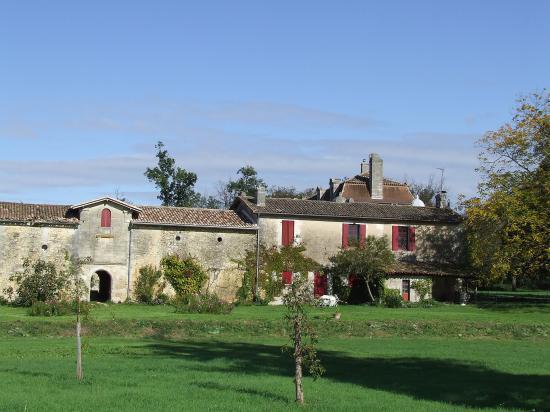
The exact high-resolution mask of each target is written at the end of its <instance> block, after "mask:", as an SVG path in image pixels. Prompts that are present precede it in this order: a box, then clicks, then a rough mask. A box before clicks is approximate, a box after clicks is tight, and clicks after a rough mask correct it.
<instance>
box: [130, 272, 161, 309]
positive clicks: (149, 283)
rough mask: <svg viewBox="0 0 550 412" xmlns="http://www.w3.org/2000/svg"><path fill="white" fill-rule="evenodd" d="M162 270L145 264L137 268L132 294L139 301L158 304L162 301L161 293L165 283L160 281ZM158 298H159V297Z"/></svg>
mask: <svg viewBox="0 0 550 412" xmlns="http://www.w3.org/2000/svg"><path fill="white" fill-rule="evenodd" d="M161 278H162V271H161V270H160V269H158V268H156V267H154V266H151V265H147V266H144V267H142V268H140V269H139V276H138V278H137V279H136V283H135V289H134V296H135V298H136V300H137V301H138V302H140V303H147V304H149V305H151V304H159V302H162V303H164V299H163V298H162V297H161V295H164V294H163V293H162V291H163V290H164V287H165V286H166V284H165V283H164V282H161V281H160V280H161ZM159 298H160V299H159Z"/></svg>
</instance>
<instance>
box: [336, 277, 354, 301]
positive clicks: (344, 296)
mask: <svg viewBox="0 0 550 412" xmlns="http://www.w3.org/2000/svg"><path fill="white" fill-rule="evenodd" d="M332 293H333V294H334V295H336V296H338V301H339V302H342V303H347V302H348V299H349V295H350V293H351V287H350V286H349V284H347V283H346V282H344V279H343V278H342V277H340V276H337V275H335V276H333V277H332Z"/></svg>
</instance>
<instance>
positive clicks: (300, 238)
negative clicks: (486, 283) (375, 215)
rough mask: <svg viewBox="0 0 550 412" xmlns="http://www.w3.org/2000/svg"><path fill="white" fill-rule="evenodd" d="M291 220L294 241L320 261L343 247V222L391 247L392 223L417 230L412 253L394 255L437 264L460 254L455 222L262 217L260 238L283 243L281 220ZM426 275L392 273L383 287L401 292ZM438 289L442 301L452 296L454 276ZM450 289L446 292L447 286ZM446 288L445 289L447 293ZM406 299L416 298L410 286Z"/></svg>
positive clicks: (454, 260)
mask: <svg viewBox="0 0 550 412" xmlns="http://www.w3.org/2000/svg"><path fill="white" fill-rule="evenodd" d="M285 220H291V221H293V222H294V242H295V244H302V245H304V246H305V248H306V252H305V253H306V255H307V256H309V257H311V258H312V259H314V260H315V261H317V262H319V263H321V264H322V265H328V263H329V258H330V257H331V256H334V255H336V254H337V253H338V251H339V250H340V249H341V247H342V225H343V224H345V223H347V224H354V223H358V224H365V226H366V234H367V236H377V237H381V236H386V238H387V239H388V247H390V248H391V247H392V245H391V239H392V227H393V226H396V225H398V226H403V225H406V226H412V227H415V229H416V250H415V251H414V252H408V251H397V252H394V253H395V255H396V258H398V259H401V260H413V261H421V262H423V261H426V262H438V263H458V262H457V260H458V259H460V256H461V254H462V251H461V250H460V249H461V245H462V243H461V242H460V239H461V236H462V234H463V231H462V227H461V226H459V225H456V224H426V223H423V222H410V223H407V224H404V223H403V222H399V221H395V222H376V221H364V220H353V221H350V220H327V219H326V218H324V219H321V218H313V217H311V218H296V217H295V216H261V217H260V218H259V219H258V226H259V233H260V239H261V241H262V242H263V243H264V244H265V245H267V246H268V247H271V246H277V247H278V246H281V245H282V238H283V234H282V230H283V221H285ZM426 277H428V278H429V276H413V275H408V276H395V277H394V276H391V277H388V279H387V280H386V282H385V285H386V287H388V288H393V289H399V290H400V291H401V292H402V293H403V292H404V290H403V281H404V280H405V281H408V282H409V285H410V284H412V282H414V280H418V279H425V278H426ZM436 283H438V285H440V284H441V285H443V286H440V289H443V290H442V291H441V292H439V293H438V296H441V297H442V298H444V300H448V299H449V298H451V299H452V295H453V291H452V289H454V287H455V283H456V279H448V280H445V281H444V282H442V281H437V282H436ZM449 288H450V289H451V292H448V289H449ZM446 291H447V292H446ZM408 299H409V300H410V301H412V302H416V301H418V296H417V294H416V292H415V291H414V290H413V289H411V290H410V292H409V296H408Z"/></svg>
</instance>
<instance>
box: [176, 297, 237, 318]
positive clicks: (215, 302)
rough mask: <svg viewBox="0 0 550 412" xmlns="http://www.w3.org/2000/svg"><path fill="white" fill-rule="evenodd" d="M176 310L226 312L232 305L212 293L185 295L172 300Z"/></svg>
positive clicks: (229, 310) (231, 308)
mask: <svg viewBox="0 0 550 412" xmlns="http://www.w3.org/2000/svg"><path fill="white" fill-rule="evenodd" d="M174 306H175V308H176V312H180V313H215V314H228V313H231V311H232V310H233V305H232V304H231V303H227V302H224V301H222V300H221V299H220V298H219V297H218V296H216V295H214V294H200V295H198V294H197V295H187V296H184V297H177V298H176V299H175V300H174Z"/></svg>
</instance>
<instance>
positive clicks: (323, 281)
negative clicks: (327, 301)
mask: <svg viewBox="0 0 550 412" xmlns="http://www.w3.org/2000/svg"><path fill="white" fill-rule="evenodd" d="M313 294H314V295H315V297H319V296H323V295H326V294H327V276H326V275H320V274H319V273H317V272H315V273H314V275H313Z"/></svg>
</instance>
